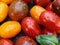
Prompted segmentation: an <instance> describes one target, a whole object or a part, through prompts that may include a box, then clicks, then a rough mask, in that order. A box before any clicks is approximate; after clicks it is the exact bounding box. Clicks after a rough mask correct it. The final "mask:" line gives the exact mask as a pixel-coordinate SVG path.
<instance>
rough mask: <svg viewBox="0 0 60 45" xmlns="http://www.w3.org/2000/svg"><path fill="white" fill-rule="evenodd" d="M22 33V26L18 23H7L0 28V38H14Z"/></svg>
mask: <svg viewBox="0 0 60 45" xmlns="http://www.w3.org/2000/svg"><path fill="white" fill-rule="evenodd" d="M20 31H21V25H20V24H19V22H17V21H7V22H5V23H3V24H2V25H1V26H0V37H2V38H12V37H15V36H16V35H17V34H18V33H19V32H20Z"/></svg>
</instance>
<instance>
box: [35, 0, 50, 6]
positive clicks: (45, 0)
mask: <svg viewBox="0 0 60 45" xmlns="http://www.w3.org/2000/svg"><path fill="white" fill-rule="evenodd" d="M34 2H35V3H36V4H37V5H40V6H46V5H48V4H49V3H50V2H51V0H34Z"/></svg>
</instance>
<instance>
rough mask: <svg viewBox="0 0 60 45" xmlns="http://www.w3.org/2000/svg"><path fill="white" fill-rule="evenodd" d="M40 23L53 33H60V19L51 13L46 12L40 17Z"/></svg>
mask: <svg viewBox="0 0 60 45" xmlns="http://www.w3.org/2000/svg"><path fill="white" fill-rule="evenodd" d="M40 22H41V24H42V25H44V26H45V27H46V28H47V29H49V30H51V31H57V32H60V17H59V16H58V15H57V14H56V13H54V12H51V11H44V12H42V13H41V15H40Z"/></svg>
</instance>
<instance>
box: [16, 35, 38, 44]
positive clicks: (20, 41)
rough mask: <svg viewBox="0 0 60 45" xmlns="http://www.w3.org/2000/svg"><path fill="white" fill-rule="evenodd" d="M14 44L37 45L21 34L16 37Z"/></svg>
mask: <svg viewBox="0 0 60 45" xmlns="http://www.w3.org/2000/svg"><path fill="white" fill-rule="evenodd" d="M16 45H37V43H36V42H35V41H34V40H33V39H32V38H30V37H28V36H22V37H19V38H18V39H17V41H16Z"/></svg>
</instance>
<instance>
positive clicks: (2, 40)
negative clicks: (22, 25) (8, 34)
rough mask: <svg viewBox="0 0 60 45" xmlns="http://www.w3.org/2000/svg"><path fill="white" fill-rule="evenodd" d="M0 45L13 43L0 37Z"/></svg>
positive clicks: (11, 44)
mask: <svg viewBox="0 0 60 45" xmlns="http://www.w3.org/2000/svg"><path fill="white" fill-rule="evenodd" d="M0 45H14V44H13V42H12V41H11V40H9V39H0Z"/></svg>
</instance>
